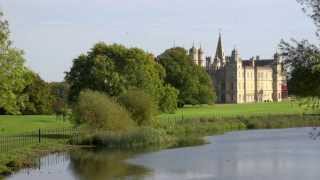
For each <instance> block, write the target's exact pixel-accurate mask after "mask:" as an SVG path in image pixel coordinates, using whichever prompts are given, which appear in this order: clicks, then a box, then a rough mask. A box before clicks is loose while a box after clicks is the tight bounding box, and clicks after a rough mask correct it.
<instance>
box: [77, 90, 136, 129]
mask: <svg viewBox="0 0 320 180" xmlns="http://www.w3.org/2000/svg"><path fill="white" fill-rule="evenodd" d="M73 112H74V113H73V115H74V121H75V122H76V124H78V125H84V126H86V127H88V128H89V129H90V130H110V131H125V130H128V129H129V128H130V127H132V126H134V122H133V121H132V119H131V118H130V114H129V112H128V111H127V110H126V109H125V108H124V107H123V106H121V105H120V104H118V103H117V102H116V101H115V100H114V99H112V98H110V97H109V96H107V95H106V94H103V93H100V92H97V91H91V90H85V91H82V92H81V93H80V96H79V99H78V102H77V104H76V106H75V108H74V111H73Z"/></svg>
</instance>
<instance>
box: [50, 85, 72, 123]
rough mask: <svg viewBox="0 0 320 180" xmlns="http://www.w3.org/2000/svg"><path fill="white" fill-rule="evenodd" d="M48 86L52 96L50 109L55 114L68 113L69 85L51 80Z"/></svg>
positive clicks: (62, 114)
mask: <svg viewBox="0 0 320 180" xmlns="http://www.w3.org/2000/svg"><path fill="white" fill-rule="evenodd" d="M49 86H50V94H51V96H52V97H53V100H52V111H53V112H54V113H55V114H56V115H57V116H63V117H65V116H66V115H67V113H68V95H69V89H70V87H69V85H68V84H67V83H66V82H51V83H50V84H49Z"/></svg>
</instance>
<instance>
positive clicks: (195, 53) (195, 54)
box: [189, 43, 199, 64]
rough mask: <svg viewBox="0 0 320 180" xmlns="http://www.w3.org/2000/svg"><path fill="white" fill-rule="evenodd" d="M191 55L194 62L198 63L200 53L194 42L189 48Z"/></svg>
mask: <svg viewBox="0 0 320 180" xmlns="http://www.w3.org/2000/svg"><path fill="white" fill-rule="evenodd" d="M189 56H190V57H191V59H192V61H193V63H194V64H198V62H199V54H198V49H197V48H195V47H194V43H193V45H192V48H191V49H190V50H189Z"/></svg>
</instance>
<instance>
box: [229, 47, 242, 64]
mask: <svg viewBox="0 0 320 180" xmlns="http://www.w3.org/2000/svg"><path fill="white" fill-rule="evenodd" d="M239 61H240V55H239V52H238V50H237V49H236V48H234V49H233V50H232V53H231V62H234V63H236V62H239Z"/></svg>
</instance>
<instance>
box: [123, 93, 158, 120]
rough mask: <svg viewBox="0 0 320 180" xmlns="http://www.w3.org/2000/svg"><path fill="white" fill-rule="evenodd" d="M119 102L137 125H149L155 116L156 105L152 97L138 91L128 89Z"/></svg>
mask: <svg viewBox="0 0 320 180" xmlns="http://www.w3.org/2000/svg"><path fill="white" fill-rule="evenodd" d="M118 100H119V102H120V104H122V105H123V106H124V107H126V109H127V110H128V111H129V112H130V114H131V117H132V119H133V120H134V121H135V122H136V123H137V124H138V125H139V126H142V125H150V124H151V121H152V119H153V117H154V115H155V114H156V111H157V109H156V104H155V103H154V101H153V99H152V97H151V96H150V95H148V94H146V93H145V92H144V91H142V90H139V89H130V90H128V91H127V92H126V93H125V94H123V95H121V96H120V97H119V99H118Z"/></svg>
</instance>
